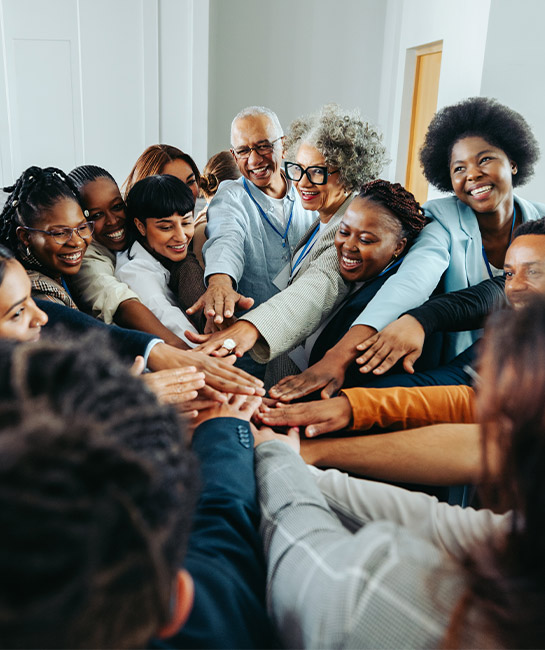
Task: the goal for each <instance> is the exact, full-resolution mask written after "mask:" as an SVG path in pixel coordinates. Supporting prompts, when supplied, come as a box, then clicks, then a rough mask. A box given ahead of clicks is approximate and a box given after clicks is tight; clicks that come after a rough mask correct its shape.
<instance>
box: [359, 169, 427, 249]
mask: <svg viewBox="0 0 545 650" xmlns="http://www.w3.org/2000/svg"><path fill="white" fill-rule="evenodd" d="M358 196H359V197H360V198H362V199H368V200H369V201H373V202H375V203H379V204H380V205H382V206H384V207H385V208H387V209H388V210H389V211H390V212H391V213H392V214H394V215H395V216H396V218H397V220H398V221H399V223H400V224H401V229H402V235H401V236H402V237H406V238H407V241H408V242H409V243H410V242H411V241H412V240H414V239H415V238H416V237H417V236H418V233H420V232H421V230H422V229H423V228H424V226H425V225H426V217H425V215H424V210H422V208H421V207H420V203H418V201H417V200H416V199H415V197H414V195H413V194H412V193H411V192H409V191H408V190H406V189H405V188H404V187H403V185H401V184H400V183H390V182H388V181H384V180H382V179H380V178H379V179H377V180H376V181H371V182H370V183H366V184H365V185H364V186H363V188H362V189H361V192H360V193H359V195H358Z"/></svg>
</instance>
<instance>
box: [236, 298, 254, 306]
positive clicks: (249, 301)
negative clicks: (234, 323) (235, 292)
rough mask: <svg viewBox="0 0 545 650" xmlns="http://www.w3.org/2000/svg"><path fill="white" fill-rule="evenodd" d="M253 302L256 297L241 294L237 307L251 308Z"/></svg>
mask: <svg viewBox="0 0 545 650" xmlns="http://www.w3.org/2000/svg"><path fill="white" fill-rule="evenodd" d="M253 304H254V299H253V298H247V297H246V296H240V298H239V299H238V300H237V307H238V308H239V309H250V307H253Z"/></svg>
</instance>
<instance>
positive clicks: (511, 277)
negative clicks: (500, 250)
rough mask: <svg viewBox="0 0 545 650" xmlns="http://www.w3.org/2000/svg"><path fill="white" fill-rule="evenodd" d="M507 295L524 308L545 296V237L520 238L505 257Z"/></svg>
mask: <svg viewBox="0 0 545 650" xmlns="http://www.w3.org/2000/svg"><path fill="white" fill-rule="evenodd" d="M503 268H504V271H505V295H506V296H507V299H508V300H509V303H510V304H511V305H512V306H513V307H514V308H515V309H520V308H521V307H524V305H526V304H527V303H528V302H530V301H531V300H532V299H533V298H534V297H535V296H536V295H545V235H520V237H517V238H516V239H514V240H513V243H512V244H511V246H509V248H508V249H507V253H506V254H505V263H504V266H503Z"/></svg>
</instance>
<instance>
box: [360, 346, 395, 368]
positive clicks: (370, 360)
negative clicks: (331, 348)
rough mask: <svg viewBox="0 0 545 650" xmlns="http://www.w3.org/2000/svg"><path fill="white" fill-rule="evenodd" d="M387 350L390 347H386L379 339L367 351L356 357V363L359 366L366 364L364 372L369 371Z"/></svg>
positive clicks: (383, 356) (384, 355)
mask: <svg viewBox="0 0 545 650" xmlns="http://www.w3.org/2000/svg"><path fill="white" fill-rule="evenodd" d="M389 352H390V349H388V348H386V347H385V346H384V344H383V343H381V342H380V341H377V343H375V345H373V346H371V347H370V348H369V349H368V350H367V352H365V353H364V354H362V355H361V356H360V357H358V358H357V359H356V363H357V364H359V365H360V366H363V365H364V364H366V368H367V370H365V372H369V370H372V369H373V368H374V367H375V366H378V364H379V363H380V362H381V361H382V360H383V359H384V358H385V357H386V355H387V354H388V353H389Z"/></svg>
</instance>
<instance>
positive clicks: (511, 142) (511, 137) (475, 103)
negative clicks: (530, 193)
mask: <svg viewBox="0 0 545 650" xmlns="http://www.w3.org/2000/svg"><path fill="white" fill-rule="evenodd" d="M471 136H478V137H481V138H483V139H484V140H486V141H487V142H488V143H489V144H491V145H492V146H494V147H497V148H498V149H501V150H502V151H503V152H504V153H505V154H506V156H507V157H508V158H509V159H510V160H512V161H514V162H515V163H516V165H517V168H518V172H517V174H516V175H515V176H513V187H516V186H518V185H524V183H526V182H528V181H529V180H530V178H531V177H532V175H533V173H534V165H535V163H536V162H537V160H538V159H539V145H538V143H537V140H536V138H535V137H534V134H533V133H532V130H531V128H530V126H529V124H528V122H526V120H525V119H524V118H523V117H522V115H521V114H520V113H517V112H516V111H514V110H512V109H511V108H509V107H508V106H504V105H503V104H500V103H499V102H498V101H496V100H495V99H492V98H490V97H470V98H469V99H465V100H463V101H461V102H458V103H457V104H452V105H451V106H445V107H444V108H442V109H441V110H439V111H437V113H436V114H435V115H434V117H433V119H432V121H431V122H430V124H429V126H428V130H427V132H426V137H425V140H424V144H423V145H422V148H421V149H420V164H421V166H422V170H423V172H424V176H425V177H426V179H427V180H428V181H429V182H430V183H431V184H432V185H434V186H435V187H436V188H437V189H439V190H441V191H442V192H452V191H453V189H452V182H451V179H450V156H451V153H452V148H453V146H454V145H455V144H456V142H457V141H458V140H460V139H462V138H465V137H471Z"/></svg>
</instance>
